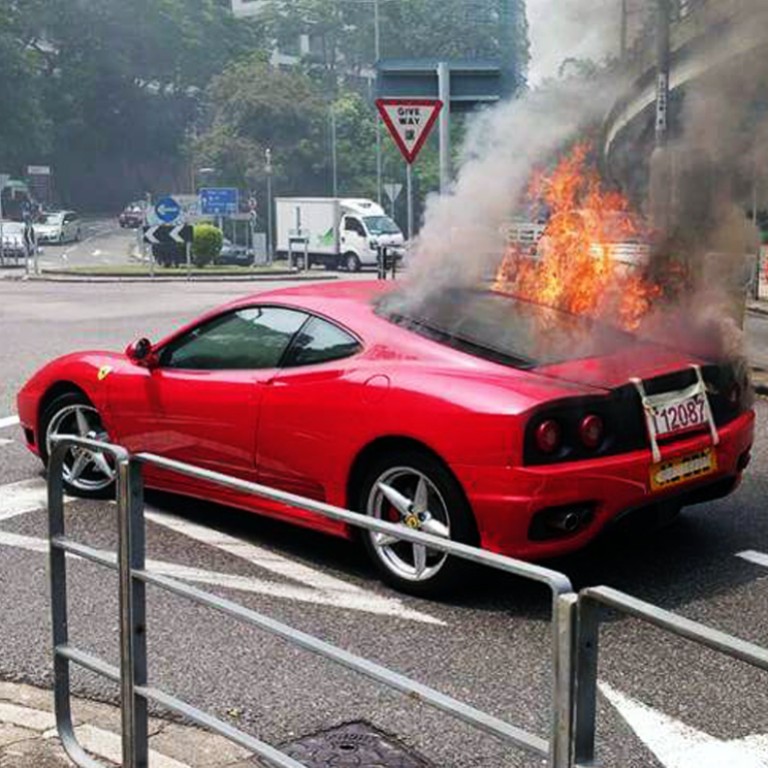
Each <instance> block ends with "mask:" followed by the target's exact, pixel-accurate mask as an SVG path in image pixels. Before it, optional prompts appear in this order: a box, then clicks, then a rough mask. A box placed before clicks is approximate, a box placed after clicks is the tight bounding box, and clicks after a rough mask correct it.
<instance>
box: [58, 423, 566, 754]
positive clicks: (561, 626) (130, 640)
mask: <svg viewBox="0 0 768 768" xmlns="http://www.w3.org/2000/svg"><path fill="white" fill-rule="evenodd" d="M72 448H76V449H80V450H86V451H98V452H101V453H102V454H106V455H109V456H111V457H112V459H113V460H114V462H115V468H116V480H117V518H118V533H119V544H118V552H117V556H115V554H114V553H112V552H104V551H102V550H98V549H94V548H93V547H90V546H86V545H84V544H81V543H78V542H76V541H73V540H72V539H69V538H68V537H67V536H66V531H65V526H64V503H63V482H62V468H63V462H64V458H65V455H66V453H67V451H68V450H70V449H72ZM144 464H149V465H153V466H156V467H161V468H163V469H166V470H171V471H173V472H176V473H178V474H181V475H187V476H189V477H194V478H197V479H201V480H205V481H208V482H211V483H215V484H217V485H221V486H224V487H227V488H232V489H235V490H238V491H241V492H245V493H251V494H255V495H258V496H261V497H263V498H267V499H272V500H275V501H279V502H283V503H286V504H289V505H291V506H294V507H296V508H299V509H304V510H309V511H311V512H315V513H318V514H321V515H324V516H325V517H328V518H330V519H333V520H337V521H342V522H344V523H348V524H349V525H352V526H355V527H357V528H363V529H365V530H369V531H375V532H377V533H387V534H390V535H392V536H395V537H396V538H398V539H401V540H403V541H408V542H411V543H415V544H423V545H425V546H427V547H428V548H429V549H433V550H438V551H441V552H445V553H447V554H449V555H451V556H454V557H459V558H462V559H464V560H467V561H470V562H474V563H479V564H481V565H484V566H488V567H491V568H495V569H497V570H500V571H504V572H506V573H511V574H514V575H516V576H520V577H522V578H525V579H529V580H532V581H536V582H539V583H541V584H544V585H546V586H547V587H548V588H549V589H550V591H551V595H552V694H551V703H550V710H551V720H550V734H549V738H547V739H545V738H542V737H541V736H538V735H536V734H533V733H529V732H528V731H526V730H524V729H522V728H520V727H518V726H515V725H512V724H509V723H507V722H505V721H503V720H500V719H499V718H497V717H494V716H493V715H490V714H488V713H486V712H482V711H480V710H478V709H476V708H474V707H472V706H470V705H468V704H466V703H464V702H462V701H459V700H457V699H455V698H452V697H450V696H447V695H446V694H444V693H441V692H440V691H437V690H435V689H433V688H430V687H429V686H427V685H424V684H423V683H421V682H418V681H416V680H413V679H411V678H408V677H405V676H404V675H401V674H399V673H397V672H395V671H393V670H390V669H388V668H386V667H384V666H382V665H380V664H377V663H375V662H373V661H370V660H368V659H365V658H362V657H360V656H357V655H355V654H353V653H350V652H348V651H345V650H343V649H341V648H338V647H337V646H334V645H331V644H330V643H327V642H325V641H324V640H322V639H320V638H317V637H313V636H312V635H308V634H306V633H304V632H301V631H300V630H297V629H295V628H293V627H290V626H288V625H287V624H283V623H281V622H278V621H275V620H274V619H272V618H270V617H268V616H265V615H264V614H261V613H258V612H257V611H254V610H251V609H249V608H245V607H243V606H241V605H238V604H237V603H234V602H232V601H230V600H227V599H224V598H221V597H218V596H215V595H211V594H209V593H206V592H204V591H202V590H200V589H197V588H195V587H191V586H189V585H187V584H184V583H182V582H180V581H178V580H176V579H172V578H168V577H166V576H161V575H159V574H156V573H153V572H152V571H151V570H147V569H146V567H145V538H144V500H143V482H142V474H141V467H142V465H144ZM48 477H49V480H48V507H49V535H50V565H51V567H50V573H51V606H52V619H53V654H54V691H55V693H54V695H55V710H56V722H57V728H58V731H59V734H60V736H61V740H62V744H63V746H64V749H65V750H66V752H67V754H68V755H69V757H70V758H71V759H72V760H73V761H74V762H75V763H76V764H77V765H79V766H83V768H104V767H103V766H102V764H101V763H99V762H97V761H95V760H94V759H93V758H91V757H90V756H89V755H87V754H86V752H85V751H84V750H83V748H82V747H81V746H80V744H79V743H78V741H77V738H76V736H75V733H74V727H73V723H72V713H71V708H70V680H69V671H70V664H72V663H74V664H77V665H79V666H81V667H84V668H86V669H88V670H90V671H91V672H94V673H96V674H99V675H102V676H104V677H107V678H108V679H110V680H113V681H115V682H118V683H120V686H121V696H120V698H121V709H122V726H123V742H122V744H123V766H124V768H146V766H147V760H148V735H147V702H148V701H154V702H156V703H158V704H160V705H161V706H163V707H165V708H167V709H169V710H171V711H173V712H175V713H177V714H180V715H182V716H184V717H187V718H189V719H190V720H192V721H193V722H195V723H197V724H199V725H201V726H203V727H205V728H208V729H210V730H212V731H214V732H216V733H219V734H220V735H222V736H224V737H226V738H228V739H230V740H231V741H233V742H235V743H237V744H239V745H241V746H243V747H245V748H246V749H248V750H250V751H252V752H253V753H254V754H256V755H258V756H259V757H261V758H263V759H265V760H266V761H267V762H268V763H269V764H270V765H273V766H277V767H278V768H303V767H302V765H301V763H298V762H297V761H296V760H294V759H293V758H291V757H289V756H288V755H286V754H284V753H282V752H280V751H279V750H277V749H275V748H274V747H272V746H270V745H269V744H266V743H264V742H262V741H260V740H259V739H256V738H255V737H253V736H250V735H249V734H246V733H244V732H243V731H241V730H239V729H237V728H234V727H233V726H231V725H229V724H227V723H225V722H223V721H221V720H219V719H217V718H215V717H213V716H212V715H209V714H207V713H206V712H203V711H202V710H200V709H197V708H196V707H193V706H191V705H190V704H188V703H187V702H184V701H182V700H180V699H178V698H176V697H174V696H171V695H169V694H166V693H164V692H163V691H161V690H159V689H156V688H153V687H151V686H150V685H149V684H148V680H147V651H146V626H147V625H146V600H145V586H146V584H153V585H154V586H157V587H160V588H161V589H164V590H167V591H169V592H172V593H174V594H176V595H178V596H181V597H185V598H187V599H189V600H191V601H193V602H195V603H198V604H200V605H204V606H207V607H209V608H213V609H214V610H217V611H220V612H222V613H225V614H227V615H229V616H232V617H234V618H237V619H239V620H241V621H243V622H245V623H248V624H250V625H252V626H255V627H258V628H259V629H261V630H264V631H266V632H269V633H271V634H273V635H277V636H278V637H280V638H282V639H283V640H286V641H288V642H289V643H292V644H294V645H297V646H299V647H301V648H304V649H305V650H308V651H311V652H313V653H315V654H318V655H320V656H323V657H325V658H327V659H330V660H331V661H334V662H336V663H337V664H340V665H342V666H344V667H347V668H349V669H352V670H354V671H356V672H359V673H360V674H362V675H364V676H366V677H368V678H370V679H372V680H375V681H377V682H379V683H381V684H383V685H386V686H388V687H390V688H393V689H394V690H397V691H400V692H401V693H405V694H409V695H411V696H413V697H415V698H416V699H418V700H419V701H420V702H422V703H425V704H428V705H430V706H432V707H435V708H437V709H439V710H442V711H444V712H447V713H449V714H451V715H453V716H454V717H456V718H458V719H460V720H463V721H464V722H465V723H468V724H470V725H472V726H474V727H476V728H478V729H480V730H482V731H484V732H486V733H489V734H492V735H494V736H496V737H498V738H500V739H502V740H504V741H506V742H508V743H510V744H513V745H515V746H517V747H521V748H523V749H526V750H528V751H529V752H532V753H534V754H537V755H539V756H543V757H547V758H548V762H549V765H550V766H551V768H568V766H570V765H571V745H572V743H573V735H572V725H573V701H574V687H573V682H574V680H575V671H574V668H573V663H574V654H573V650H572V649H573V648H574V632H575V615H576V613H575V611H576V603H577V597H576V595H575V594H574V593H573V589H572V587H571V583H570V581H569V580H568V578H567V577H566V576H564V575H563V574H560V573H557V572H556V571H551V570H549V569H547V568H542V567H540V566H537V565H533V564H531V563H526V562H522V561H519V560H514V559H512V558H508V557H503V556H501V555H496V554H493V553H490V552H485V551H484V550H481V549H478V548H475V547H469V546H466V545H464V544H460V543H457V542H453V541H450V540H446V539H442V538H438V537H436V536H432V535H430V534H426V533H422V532H420V531H414V530H410V529H408V528H405V527H403V526H398V525H395V524H393V523H389V522H385V521H382V520H376V519H374V518H371V517H368V516H366V515H362V514H359V513H357V512H350V511H349V510H345V509H341V508H339V507H334V506H332V505H330V504H324V503H321V502H317V501H313V500H310V499H306V498H304V497H301V496H296V495H294V494H291V493H286V492H284V491H279V490H276V489H274V488H268V487H266V486H262V485H257V484H255V483H250V482H247V481H245V480H240V479H237V478H233V477H229V476H227V475H222V474H219V473H217V472H212V471H209V470H205V469H201V468H199V467H193V466H191V465H189V464H183V463H181V462H178V461H174V460H171V459H166V458H163V457H161V456H154V455H152V454H138V455H131V454H129V453H128V452H127V451H126V450H125V449H123V448H121V447H120V446H116V445H111V444H105V443H98V442H95V441H93V440H88V439H85V438H80V437H69V436H66V437H60V438H57V439H56V440H55V445H54V448H53V451H52V454H51V457H50V465H49V473H48ZM67 554H70V555H75V556H77V557H81V558H84V559H85V560H89V561H90V562H93V563H96V564H98V565H102V566H105V567H107V568H111V569H113V570H117V571H118V573H119V585H120V590H119V595H120V600H119V606H120V668H119V669H118V668H116V667H113V666H112V665H109V664H107V663H106V662H104V661H103V660H101V659H98V658H95V657H94V656H92V655H90V654H88V653H86V652H84V651H82V650H80V649H77V648H75V647H73V646H71V645H70V644H69V637H68V631H67V580H66V555H67Z"/></svg>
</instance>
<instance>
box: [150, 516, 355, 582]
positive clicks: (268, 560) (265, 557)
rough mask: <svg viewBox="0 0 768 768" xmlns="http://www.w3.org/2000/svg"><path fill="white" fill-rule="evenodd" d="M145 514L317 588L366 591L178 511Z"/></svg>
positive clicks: (176, 529)
mask: <svg viewBox="0 0 768 768" xmlns="http://www.w3.org/2000/svg"><path fill="white" fill-rule="evenodd" d="M145 516H146V518H147V520H151V521H152V522H153V523H156V524H157V525H162V526H164V527H165V528H170V529H171V530H172V531H175V532H176V533H181V534H183V535H184V536H188V537H189V538H190V539H194V540H195V541H199V542H201V543H203V544H208V545H209V546H211V547H216V549H220V550H221V551H222V552H226V553H227V554H230V555H233V556H234V557H239V558H240V559H241V560H246V561H247V562H249V563H252V564H253V565H256V566H258V567H259V568H264V569H265V570H267V571H271V572H272V573H276V574H278V575H279V576H283V577H285V578H286V579H291V580H292V581H298V582H301V583H302V584H307V585H309V586H310V587H314V588H315V589H329V590H333V591H335V592H348V593H353V594H354V593H359V592H362V590H361V589H360V587H357V586H355V585H354V584H350V583H349V582H346V581H342V580H341V579H336V578H334V577H333V576H329V575H327V574H325V573H322V572H320V571H316V570H315V569H314V568H310V567H309V566H306V565H302V564H301V563H297V562H296V561H294V560H289V559H288V558H287V557H283V556H282V555H278V554H277V553H275V552H271V551H270V550H268V549H264V548H263V547H259V546H257V545H256V544H250V543H248V542H246V541H242V540H240V539H236V538H235V537H234V536H230V535H229V534H227V533H222V532H221V531H215V530H213V529H212V528H207V527H205V526H203V525H197V524H196V523H191V522H189V520H185V519H184V518H181V517H178V516H176V515H171V514H168V513H166V512H161V511H160V510H157V509H154V508H149V507H148V508H147V511H146V513H145Z"/></svg>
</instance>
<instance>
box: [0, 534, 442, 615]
mask: <svg viewBox="0 0 768 768" xmlns="http://www.w3.org/2000/svg"><path fill="white" fill-rule="evenodd" d="M2 545H4V546H7V547H13V548H14V549H24V550H26V551H28V552H38V553H40V554H47V552H48V540H47V539H40V538H36V537H34V536H23V535H20V534H17V533H10V532H7V531H0V546H2ZM270 554H271V553H270ZM73 559H80V558H76V557H75V558H73ZM114 559H115V558H114V557H113V560H114ZM147 570H150V571H152V572H154V573H158V574H161V575H163V576H170V577H172V578H176V579H180V580H182V581H189V582H193V583H198V584H206V585H209V586H212V587H222V588H224V589H233V590H237V591H240V592H249V593H251V594H258V595H265V596H267V597H277V598H282V599H285V600H295V601H297V602H303V603H314V604H315V605H328V606H332V607H336V608H344V609H347V610H354V611H362V612H364V613H374V614H378V615H380V616H392V617H395V618H399V619H407V620H410V621H418V622H421V623H423V624H438V625H444V624H445V622H443V621H440V620H439V619H436V618H435V617H433V616H430V615H429V614H426V613H422V612H421V611H415V610H411V609H409V608H407V607H406V606H405V605H403V603H402V602H401V601H400V600H398V599H397V598H387V597H380V596H379V595H374V594H371V593H368V592H366V591H365V590H362V589H359V588H356V587H355V588H354V589H355V590H356V591H349V590H347V591H345V592H334V591H332V590H327V589H325V590H321V589H315V588H312V587H306V586H295V585H292V584H279V583H277V582H273V581H269V580H267V579H255V578H250V577H247V576H237V575H234V574H229V573H220V572H217V571H206V570H203V569H201V568H191V567H188V566H184V565H179V564H177V563H166V562H163V561H162V560H148V561H147ZM308 570H309V569H308ZM327 578H330V577H327ZM342 583H343V584H344V585H345V586H346V587H350V586H351V585H349V584H346V582H342Z"/></svg>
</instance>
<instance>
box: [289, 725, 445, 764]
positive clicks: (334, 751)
mask: <svg viewBox="0 0 768 768" xmlns="http://www.w3.org/2000/svg"><path fill="white" fill-rule="evenodd" d="M280 750H281V751H282V752H285V753H286V754H288V755H290V756H291V757H293V758H295V759H296V760H298V761H299V762H301V763H304V765H306V766H307V768H430V766H429V763H427V762H426V761H425V760H424V759H422V758H421V757H419V756H418V755H416V754H414V753H413V752H410V751H409V750H407V749H406V748H405V747H404V746H403V745H402V744H400V743H399V742H398V741H397V740H395V739H393V738H392V737H391V736H387V734H386V733H383V732H382V731H380V730H378V729H377V728H374V727H373V726H372V725H368V723H363V722H357V723H346V724H345V725H340V726H337V727H336V728H330V729H329V730H327V731H320V732H319V733H315V734H312V735H310V736H302V737H301V738H300V739H296V740H295V741H291V742H288V743H287V744H283V745H282V746H281V747H280Z"/></svg>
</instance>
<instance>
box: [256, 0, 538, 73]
mask: <svg viewBox="0 0 768 768" xmlns="http://www.w3.org/2000/svg"><path fill="white" fill-rule="evenodd" d="M380 14H381V16H380V44H381V58H383V59H386V58H396V57H405V58H474V57H484V58H495V59H500V60H502V61H503V62H504V63H505V65H506V67H507V68H508V69H509V71H510V73H511V75H512V80H513V83H514V85H516V86H519V85H520V84H522V82H523V79H524V72H525V69H526V67H527V66H528V59H529V48H528V30H527V22H526V16H525V3H524V0H470V1H468V0H398V1H397V2H381V3H380ZM266 19H267V22H266V23H267V25H268V29H269V33H270V36H271V37H273V38H274V39H276V40H277V41H278V42H279V43H280V44H281V45H282V47H283V49H284V50H286V51H288V52H291V49H292V47H293V48H295V43H296V41H297V40H298V37H299V35H300V34H308V35H309V36H310V52H309V53H308V54H306V55H305V62H306V63H307V64H308V65H310V64H311V65H318V64H319V65H322V66H323V67H324V68H325V69H326V70H330V71H331V72H333V73H335V72H336V70H338V69H339V66H338V65H339V62H340V61H343V69H344V71H345V72H347V73H348V72H353V73H357V74H360V73H361V72H362V70H363V69H364V68H370V67H372V66H373V65H374V64H375V62H376V54H375V29H374V13H373V8H372V5H371V4H369V3H364V2H345V0H301V2H296V0H272V2H271V3H269V6H268V12H267V13H266ZM292 52H294V53H297V54H298V51H297V50H293V51H292Z"/></svg>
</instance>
